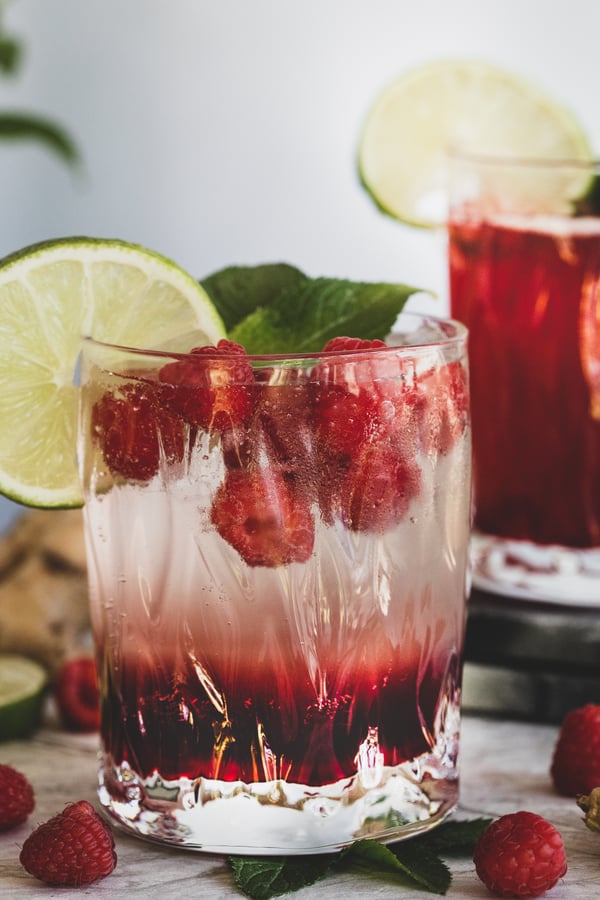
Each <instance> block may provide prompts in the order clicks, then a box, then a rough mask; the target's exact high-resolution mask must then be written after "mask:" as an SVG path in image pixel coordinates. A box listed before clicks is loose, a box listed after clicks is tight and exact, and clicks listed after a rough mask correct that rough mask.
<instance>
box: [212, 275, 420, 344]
mask: <svg viewBox="0 0 600 900" xmlns="http://www.w3.org/2000/svg"><path fill="white" fill-rule="evenodd" d="M201 284H202V286H203V287H204V288H205V290H206V291H207V293H208V294H209V296H210V298H211V300H212V301H213V303H214V304H215V306H216V307H217V309H218V311H219V313H220V314H221V317H222V319H223V321H224V323H225V327H226V329H227V332H228V336H229V337H230V339H231V340H234V341H238V343H240V344H243V345H244V347H245V348H246V350H247V352H248V353H251V354H270V353H279V354H282V353H289V354H293V353H313V352H314V353H316V352H318V351H319V350H322V349H323V347H324V346H325V344H326V343H327V341H329V340H330V339H331V338H334V337H338V336H340V335H348V336H349V337H360V338H363V339H365V340H372V339H374V338H380V339H382V340H383V339H384V338H385V337H386V335H387V334H388V333H389V332H390V330H391V328H392V326H393V324H394V322H395V321H396V319H397V317H398V314H399V313H400V312H401V311H402V309H403V307H404V305H405V303H406V301H407V300H408V298H409V297H410V296H411V295H412V294H415V293H418V292H420V290H421V289H420V288H416V287H411V286H410V285H406V284H391V283H385V282H381V283H372V282H358V281H349V280H347V279H340V278H310V277H309V276H307V275H304V274H303V273H302V272H301V271H300V270H299V269H296V268H295V267H294V266H290V265H287V264H285V263H272V264H266V265H261V266H232V267H230V268H226V269H221V270H220V271H219V272H215V273H214V274H212V275H210V276H209V277H208V278H205V279H204V280H203V281H202V282H201Z"/></svg>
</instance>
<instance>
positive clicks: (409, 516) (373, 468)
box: [81, 319, 470, 853]
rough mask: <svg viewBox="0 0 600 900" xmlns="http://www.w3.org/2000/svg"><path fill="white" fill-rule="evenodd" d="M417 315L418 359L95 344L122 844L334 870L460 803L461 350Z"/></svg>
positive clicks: (383, 351) (102, 659)
mask: <svg viewBox="0 0 600 900" xmlns="http://www.w3.org/2000/svg"><path fill="white" fill-rule="evenodd" d="M419 323H420V324H427V326H428V328H429V330H428V331H426V332H423V335H424V336H422V337H421V339H420V340H421V344H420V345H419V346H416V347H415V346H407V347H399V348H397V349H395V348H386V347H384V346H381V347H379V348H375V349H367V350H362V351H359V352H346V351H329V352H325V353H324V354H323V355H321V356H317V357H312V358H306V359H304V360H303V359H300V360H278V359H274V360H269V361H267V362H265V361H261V360H251V359H249V358H248V357H246V356H245V354H244V352H243V350H242V348H240V349H239V350H232V349H231V348H230V349H229V350H228V354H229V355H227V354H225V355H219V354H218V353H215V352H214V350H213V351H212V352H211V351H205V350H198V351H195V353H194V354H192V353H190V354H189V355H187V356H184V357H181V358H178V359H174V360H169V359H168V360H167V361H165V358H162V359H160V360H157V359H156V357H152V355H151V354H146V357H147V359H146V366H145V368H143V369H139V362H138V368H137V370H134V368H133V366H132V356H131V354H129V355H128V354H127V353H126V351H119V350H115V349H114V348H109V350H108V351H107V350H106V349H104V348H102V347H101V346H99V345H94V344H92V343H90V345H89V346H88V347H87V348H86V358H85V365H84V387H83V416H82V440H81V445H82V471H83V473H84V481H85V484H86V523H87V538H88V545H89V576H90V590H91V601H92V614H93V623H94V633H95V640H96V646H97V653H98V668H99V671H100V673H101V693H102V698H103V703H102V706H103V715H102V740H103V745H104V760H103V768H102V776H101V789H100V798H101V800H102V802H103V804H105V806H106V807H107V809H108V810H109V812H110V813H111V815H113V816H114V817H115V818H116V819H117V820H118V821H119V822H120V823H121V824H122V825H123V826H124V827H126V828H128V829H130V830H132V831H134V832H136V833H139V834H144V835H148V836H150V837H152V838H154V839H157V840H165V841H169V842H173V843H178V844H182V845H184V846H191V847H195V848H202V849H207V850H212V851H216V850H222V851H229V852H262V853H283V852H286V853H294V852H296V853H300V852H319V851H325V850H331V849H334V848H335V847H339V846H342V845H344V844H347V843H349V842H351V841H352V840H354V839H355V838H356V837H359V836H361V835H366V834H368V835H369V836H376V837H381V838H382V839H391V838H393V837H397V836H399V835H402V834H404V833H412V832H415V831H419V830H424V829H426V828H429V827H431V825H432V824H435V823H436V822H438V821H440V820H441V819H442V818H444V817H445V816H446V815H447V814H448V812H449V811H450V810H451V809H452V808H453V806H454V805H455V804H456V801H457V790H458V780H457V748H458V720H459V703H460V680H461V654H462V642H463V628H464V597H465V581H466V562H467V543H468V534H469V515H468V511H469V460H470V455H469V446H470V444H469V427H468V425H469V423H468V400H467V398H468V388H467V379H466V370H465V368H464V353H465V348H464V333H463V332H462V331H461V330H460V329H459V330H458V331H457V330H456V328H457V326H456V325H453V324H450V323H442V325H438V324H437V323H435V322H433V321H432V322H429V323H421V320H420V319H419ZM409 340H411V341H412V342H413V343H418V341H419V338H418V336H414V335H413V336H412V337H411V338H410V339H409ZM119 357H121V358H120V359H119ZM138 360H139V357H138ZM115 372H122V373H123V374H122V375H118V374H115Z"/></svg>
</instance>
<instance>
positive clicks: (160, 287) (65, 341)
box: [0, 238, 225, 507]
mask: <svg viewBox="0 0 600 900" xmlns="http://www.w3.org/2000/svg"><path fill="white" fill-rule="evenodd" d="M83 335H91V336H92V337H94V338H96V339H97V340H100V341H106V342H109V343H115V344H123V345H127V346H135V347H144V348H151V349H158V348H161V349H170V350H175V349H178V348H179V349H189V348H190V347H191V346H194V345H199V344H211V343H215V341H217V340H219V339H220V338H222V337H224V336H225V328H224V326H223V322H222V321H221V318H220V316H219V315H218V313H217V311H216V310H215V308H214V306H213V304H212V302H211V300H210V299H209V297H208V294H207V293H206V292H205V291H204V289H203V288H202V287H201V286H200V285H199V284H198V282H197V281H196V280H195V279H194V278H192V276H191V275H188V274H187V273H186V272H184V271H183V270H182V269H180V268H179V267H178V266H177V265H176V264H175V263H173V262H171V260H168V259H166V258H165V257H163V256H160V255H159V254H157V253H154V252H152V251H150V250H145V249H144V248H142V247H139V246H137V245H134V244H128V243H125V242H124V241H117V240H96V239H92V238H64V239H60V240H57V241H51V242H46V243H42V244H37V245H35V246H32V247H27V248H25V249H24V250H21V251H19V252H18V253H15V254H13V255H11V256H10V257H7V258H5V259H4V260H2V261H0V422H2V428H1V429H0V492H1V493H3V494H5V495H7V496H8V497H11V498H12V499H13V500H16V501H18V502H19V503H23V504H27V505H29V506H42V507H70V506H81V505H82V502H83V500H82V496H81V489H80V485H79V479H78V474H77V464H76V452H75V451H76V425H77V387H76V385H75V384H74V373H75V368H76V363H77V358H78V355H79V349H80V341H81V337H82V336H83ZM183 340H185V343H183Z"/></svg>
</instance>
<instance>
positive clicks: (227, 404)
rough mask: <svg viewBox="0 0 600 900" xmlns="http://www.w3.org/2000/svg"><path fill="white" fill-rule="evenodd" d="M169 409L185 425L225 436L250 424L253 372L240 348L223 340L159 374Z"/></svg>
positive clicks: (195, 351) (176, 362)
mask: <svg viewBox="0 0 600 900" xmlns="http://www.w3.org/2000/svg"><path fill="white" fill-rule="evenodd" d="M159 378H160V380H161V382H163V383H164V384H165V385H168V388H167V390H166V391H165V394H164V396H165V397H166V398H167V402H168V404H169V407H170V408H171V409H173V410H174V411H175V412H177V413H178V414H179V415H180V416H182V418H183V419H185V421H186V422H189V423H190V424H191V425H196V426H198V427H200V428H204V429H206V430H207V431H208V430H215V431H220V432H226V431H227V430H229V429H230V428H232V427H234V426H236V425H241V424H244V423H246V422H248V421H249V419H250V418H251V416H252V413H253V410H254V394H253V385H254V370H253V368H252V365H251V363H250V361H249V358H248V355H247V353H246V350H245V349H244V347H243V346H242V345H241V344H238V343H236V342H235V341H228V340H226V339H224V338H223V339H222V340H220V341H219V342H218V343H217V344H216V346H213V345H209V346H205V347H194V349H193V350H191V351H190V353H189V354H187V355H186V356H185V357H183V358H182V359H180V360H177V361H175V362H171V363H167V364H166V365H164V366H163V367H162V368H161V370H160V373H159Z"/></svg>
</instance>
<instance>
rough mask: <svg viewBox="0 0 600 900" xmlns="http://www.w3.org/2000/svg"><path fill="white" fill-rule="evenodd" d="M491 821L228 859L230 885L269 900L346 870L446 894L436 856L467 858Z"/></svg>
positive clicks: (444, 870) (446, 874) (448, 878)
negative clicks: (320, 849)
mask: <svg viewBox="0 0 600 900" xmlns="http://www.w3.org/2000/svg"><path fill="white" fill-rule="evenodd" d="M491 821H492V820H491V819H484V818H481V819H471V820H463V821H453V822H446V823H444V824H442V825H440V826H439V827H438V828H435V829H434V830H433V831H430V832H427V833H426V834H422V835H416V836H415V837H413V838H412V839H411V840H410V841H400V842H397V843H395V844H388V845H387V846H386V845H383V844H380V843H379V842H378V841H374V840H370V839H363V840H358V841H355V842H354V844H351V845H350V847H347V848H345V849H344V850H340V851H339V852H337V853H333V854H320V855H317V856H303V857H300V856H290V857H285V856H277V857H264V856H263V857H248V856H246V857H241V856H230V857H228V862H229V865H230V866H231V868H232V871H233V875H234V879H235V883H236V885H237V886H238V887H239V888H240V890H241V891H243V893H244V894H246V896H248V897H250V898H252V900H270V898H272V897H279V896H280V895H281V894H285V893H288V892H292V891H298V890H300V889H301V888H303V887H307V886H308V885H310V884H315V883H316V882H317V881H321V880H322V879H323V878H326V877H327V875H329V874H331V873H332V872H333V871H342V870H343V871H348V870H351V871H352V872H353V873H354V874H357V875H361V876H363V877H364V878H368V877H369V875H372V876H374V877H376V878H377V880H378V882H379V881H381V880H382V879H384V878H389V879H391V880H394V881H398V882H399V883H400V884H403V885H409V886H412V887H418V888H420V889H421V890H424V891H428V892H429V893H433V894H446V893H447V891H448V889H449V887H450V885H451V883H452V873H451V871H450V869H449V868H448V866H447V865H446V863H445V862H444V861H443V859H442V858H441V857H443V856H447V855H453V856H456V855H465V856H471V855H472V853H473V850H474V848H475V845H476V843H477V841H478V839H479V837H480V835H481V834H482V833H483V832H484V831H485V829H486V828H487V827H488V826H489V825H490V823H491Z"/></svg>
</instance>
